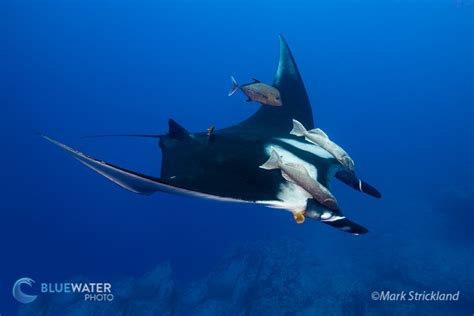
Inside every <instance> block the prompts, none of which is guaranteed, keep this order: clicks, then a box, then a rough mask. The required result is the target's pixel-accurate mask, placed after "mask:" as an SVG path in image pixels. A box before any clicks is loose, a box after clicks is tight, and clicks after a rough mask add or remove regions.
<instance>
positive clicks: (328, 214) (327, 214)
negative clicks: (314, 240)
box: [321, 211, 332, 221]
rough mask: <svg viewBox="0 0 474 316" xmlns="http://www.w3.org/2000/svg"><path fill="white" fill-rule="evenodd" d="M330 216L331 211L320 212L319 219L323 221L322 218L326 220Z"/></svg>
mask: <svg viewBox="0 0 474 316" xmlns="http://www.w3.org/2000/svg"><path fill="white" fill-rule="evenodd" d="M331 217H332V213H331V212H327V211H326V212H323V214H321V219H322V220H323V221H324V220H328V219H330V218H331Z"/></svg>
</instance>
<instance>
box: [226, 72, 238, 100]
mask: <svg viewBox="0 0 474 316" xmlns="http://www.w3.org/2000/svg"><path fill="white" fill-rule="evenodd" d="M230 80H232V87H231V88H230V91H229V94H228V96H229V97H230V96H231V95H233V94H234V93H235V92H236V91H237V89H239V84H238V83H237V81H236V80H235V78H234V76H230Z"/></svg>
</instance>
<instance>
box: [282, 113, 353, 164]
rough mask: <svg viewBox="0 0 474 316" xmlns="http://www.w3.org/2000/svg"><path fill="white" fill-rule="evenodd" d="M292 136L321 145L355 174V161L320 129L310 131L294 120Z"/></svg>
mask: <svg viewBox="0 0 474 316" xmlns="http://www.w3.org/2000/svg"><path fill="white" fill-rule="evenodd" d="M290 134H291V135H295V136H304V137H305V139H306V140H307V141H309V142H311V143H313V144H316V145H319V146H321V147H322V148H324V149H325V150H326V151H327V152H329V153H330V154H331V155H333V156H334V158H336V159H337V161H339V162H340V163H341V164H342V165H343V166H344V167H345V168H346V169H347V170H349V171H350V172H352V173H353V172H354V170H355V164H354V160H352V158H351V157H350V156H349V154H348V153H347V152H346V151H345V150H344V149H342V148H341V147H340V146H339V145H337V144H336V143H334V142H333V141H331V140H330V139H329V137H328V135H326V133H324V132H323V131H322V130H321V129H320V128H315V129H312V130H310V131H308V130H306V128H305V127H304V126H303V124H301V123H300V122H298V121H297V120H295V119H293V129H292V130H291V132H290Z"/></svg>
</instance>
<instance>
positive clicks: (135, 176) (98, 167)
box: [41, 135, 250, 202]
mask: <svg viewBox="0 0 474 316" xmlns="http://www.w3.org/2000/svg"><path fill="white" fill-rule="evenodd" d="M41 137H43V138H44V139H46V140H47V141H49V142H51V143H53V144H55V145H56V146H58V147H59V148H61V149H63V150H65V151H67V152H68V153H69V154H71V156H72V157H74V158H75V159H77V160H78V161H80V162H81V163H83V164H84V165H86V166H87V167H89V168H91V169H92V170H94V171H95V172H97V173H99V174H100V175H102V176H104V177H105V178H107V179H109V180H110V181H112V182H114V183H115V184H117V185H119V186H121V187H122V188H124V189H126V190H128V191H131V192H134V193H139V194H145V195H150V194H153V193H155V192H157V191H160V192H167V193H173V194H180V195H188V196H195V197H201V198H206V199H212V200H221V201H228V202H250V201H244V200H238V199H232V198H226V197H221V196H216V195H212V194H208V193H205V192H197V191H193V190H189V189H186V188H183V187H179V186H175V185H173V184H171V183H169V182H168V181H166V180H163V179H159V178H155V177H152V176H147V175H144V174H141V173H138V172H134V171H130V170H127V169H124V168H120V167H117V166H114V165H112V164H110V163H107V162H105V161H101V160H98V159H96V158H93V157H90V156H88V155H86V154H84V153H82V152H80V151H77V150H75V149H72V148H71V147H68V146H66V145H64V144H62V143H60V142H58V141H57V140H55V139H52V138H51V137H48V136H46V135H41Z"/></svg>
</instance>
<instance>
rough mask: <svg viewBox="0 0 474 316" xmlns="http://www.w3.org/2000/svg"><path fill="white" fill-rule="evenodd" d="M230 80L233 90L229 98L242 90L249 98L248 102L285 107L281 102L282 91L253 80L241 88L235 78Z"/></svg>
mask: <svg viewBox="0 0 474 316" xmlns="http://www.w3.org/2000/svg"><path fill="white" fill-rule="evenodd" d="M230 79H231V80H232V88H231V89H230V92H229V97H230V96H231V95H233V94H234V93H235V92H236V91H237V89H239V88H240V90H242V92H243V93H244V94H245V95H246V96H247V97H248V99H247V102H252V101H253V102H259V103H261V104H266V105H271V106H282V105H283V104H282V102H281V96H280V91H278V89H276V88H275V87H272V86H271V85H268V84H266V83H263V82H260V81H258V80H257V79H253V80H254V82H252V83H247V84H243V85H241V86H239V84H238V83H237V81H235V78H234V77H232V76H231V77H230Z"/></svg>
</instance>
